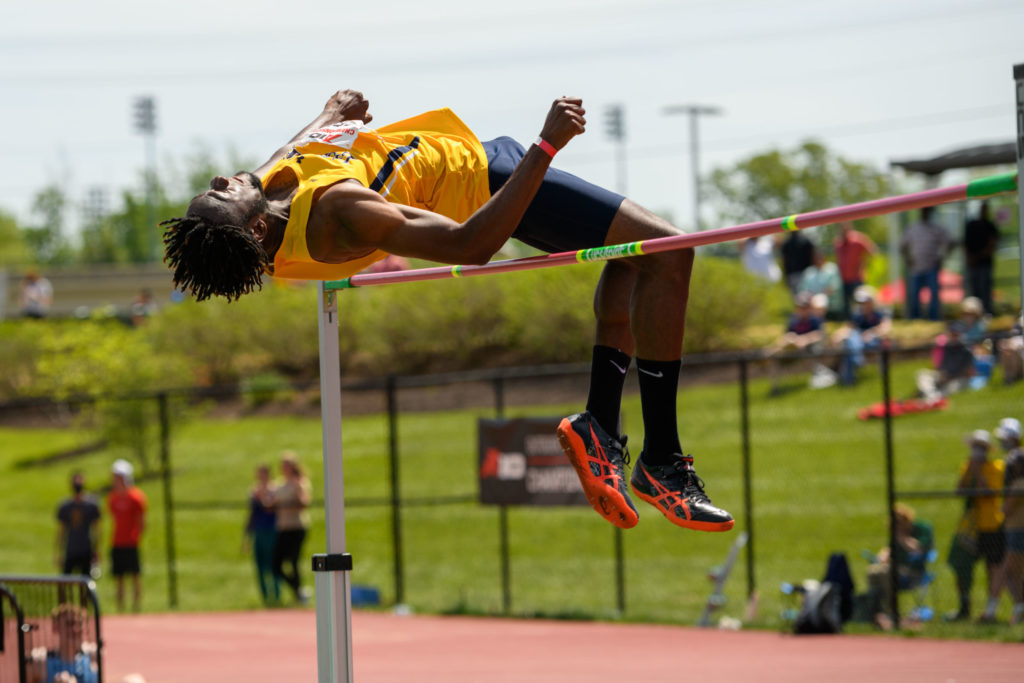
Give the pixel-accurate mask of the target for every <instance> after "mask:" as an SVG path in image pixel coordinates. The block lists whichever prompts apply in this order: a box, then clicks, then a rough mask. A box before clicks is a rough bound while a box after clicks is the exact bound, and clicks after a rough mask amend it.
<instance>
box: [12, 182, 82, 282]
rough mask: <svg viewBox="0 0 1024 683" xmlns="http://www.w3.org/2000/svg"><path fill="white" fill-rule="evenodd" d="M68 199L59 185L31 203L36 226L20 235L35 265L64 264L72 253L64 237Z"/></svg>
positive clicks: (37, 195) (50, 186)
mask: <svg viewBox="0 0 1024 683" xmlns="http://www.w3.org/2000/svg"><path fill="white" fill-rule="evenodd" d="M67 203H68V201H67V195H65V194H64V190H63V189H62V188H61V187H60V186H59V185H49V186H47V187H45V188H43V189H42V190H40V191H39V192H38V193H37V194H36V196H35V199H33V200H32V214H33V216H35V217H37V218H38V221H39V222H38V223H37V224H36V225H34V226H31V227H28V228H25V229H24V230H23V231H22V235H23V237H24V239H25V242H26V244H28V247H29V250H30V251H31V252H32V256H33V258H34V260H35V261H36V262H38V263H49V264H54V263H67V262H69V261H71V260H72V259H73V256H74V253H73V250H72V249H71V245H70V244H69V243H68V240H67V238H66V237H65V236H64V212H65V210H66V208H67Z"/></svg>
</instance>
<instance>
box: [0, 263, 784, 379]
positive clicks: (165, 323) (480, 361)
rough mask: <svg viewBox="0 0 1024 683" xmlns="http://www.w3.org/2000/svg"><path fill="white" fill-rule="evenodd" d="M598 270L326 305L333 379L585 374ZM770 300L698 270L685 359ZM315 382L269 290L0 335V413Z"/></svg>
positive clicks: (352, 294)
mask: <svg viewBox="0 0 1024 683" xmlns="http://www.w3.org/2000/svg"><path fill="white" fill-rule="evenodd" d="M600 273H601V264H586V265H579V266H574V267H569V268H553V269H545V270H534V271H525V272H519V273H509V274H505V275H500V276H496V277H478V278H467V279H465V280H458V281H455V280H449V281H441V282H422V283H409V284H398V285H393V286H387V287H368V288H365V289H355V290H346V291H343V292H341V293H340V294H339V295H338V305H339V321H340V327H341V335H340V342H341V361H342V369H343V371H344V372H345V373H346V374H348V375H350V376H352V375H380V374H386V373H398V374H410V373H423V372H435V371H445V370H458V369H466V368H478V367H487V366H500V365H515V364H533V363H538V364H543V363H562V362H573V361H585V360H587V359H588V358H589V355H590V347H591V345H592V344H593V338H594V317H593V303H592V302H593V294H594V289H595V286H596V284H597V281H598V278H599V277H600ZM787 305H788V300H787V297H786V295H785V293H784V290H782V288H781V287H780V286H775V287H770V286H766V285H764V284H763V283H761V282H759V281H757V280H755V279H754V278H753V276H751V275H750V274H748V273H747V272H745V271H744V270H743V268H742V267H741V266H740V265H739V264H738V263H737V262H735V261H730V260H722V259H715V258H710V257H701V258H698V260H697V264H696V266H695V271H694V276H693V284H692V287H691V294H690V301H689V314H688V323H687V351H688V352H701V351H711V350H722V349H734V348H741V347H743V346H745V345H746V344H747V338H746V336H745V330H746V329H747V327H748V326H750V325H751V324H756V323H759V322H762V323H763V322H773V321H777V320H780V319H781V317H780V316H781V312H782V311H783V310H784V309H785V307H786V306H787ZM317 372H318V344H317V301H316V294H315V290H314V288H313V285H312V283H304V284H301V285H294V284H283V283H280V282H275V283H272V284H269V285H268V286H266V287H265V288H264V290H263V291H262V292H261V293H260V294H258V295H254V296H248V297H243V298H242V299H241V300H240V301H237V302H234V303H227V302H224V301H221V300H214V301H207V302H203V303H201V304H199V303H196V302H193V301H189V302H186V303H183V304H179V305H176V306H171V307H168V308H167V309H165V310H164V311H161V312H160V313H158V314H157V315H155V316H153V317H152V318H150V319H149V320H148V321H147V323H146V324H145V325H144V326H142V327H140V328H138V329H135V328H131V327H128V326H125V325H124V324H123V323H120V322H117V321H115V320H89V321H42V322H37V321H10V322H5V323H2V324H0V399H3V398H11V397H15V396H25V395H33V394H35V395H39V394H47V395H54V394H56V395H68V394H75V393H108V392H114V393H117V392H119V391H131V390H139V389H144V388H155V387H166V386H182V385H192V384H199V385H211V384H224V383H233V382H237V381H240V380H243V379H246V378H252V377H257V376H261V375H263V376H266V374H267V373H276V374H279V375H282V376H284V377H289V378H292V379H311V378H314V377H315V376H316V374H317Z"/></svg>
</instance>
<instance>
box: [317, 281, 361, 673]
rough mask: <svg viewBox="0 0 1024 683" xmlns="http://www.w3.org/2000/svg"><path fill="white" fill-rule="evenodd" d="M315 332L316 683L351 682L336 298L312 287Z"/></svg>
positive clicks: (348, 559)
mask: <svg viewBox="0 0 1024 683" xmlns="http://www.w3.org/2000/svg"><path fill="white" fill-rule="evenodd" d="M317 296H318V309H317V310H318V319H319V323H320V325H319V327H320V419H321V421H322V423H323V424H322V429H323V453H324V518H325V520H326V523H327V553H326V554H320V555H314V556H313V572H314V574H313V575H314V576H315V577H316V652H317V672H318V676H317V680H318V681H319V683H350V682H351V681H352V680H353V677H352V591H351V586H350V576H349V572H350V570H351V569H352V558H351V556H350V555H348V554H347V553H346V552H345V479H344V475H343V472H342V462H341V367H340V358H339V355H338V353H339V351H338V301H337V299H338V295H337V292H335V291H327V290H326V289H325V288H324V283H323V282H320V283H318V284H317Z"/></svg>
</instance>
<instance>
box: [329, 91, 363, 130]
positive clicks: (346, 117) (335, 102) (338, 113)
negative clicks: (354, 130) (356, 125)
mask: <svg viewBox="0 0 1024 683" xmlns="http://www.w3.org/2000/svg"><path fill="white" fill-rule="evenodd" d="M369 108H370V103H369V102H368V101H367V99H366V98H365V97H363V93H361V92H359V91H358V90H339V91H338V92H336V93H334V94H333V95H331V98H330V99H329V100H327V104H325V105H324V114H326V115H327V116H328V117H329V118H330V122H331V123H338V122H340V121H362V122H363V123H369V122H370V121H372V120H373V116H372V115H371V114H370V112H368V111H367V109H369Z"/></svg>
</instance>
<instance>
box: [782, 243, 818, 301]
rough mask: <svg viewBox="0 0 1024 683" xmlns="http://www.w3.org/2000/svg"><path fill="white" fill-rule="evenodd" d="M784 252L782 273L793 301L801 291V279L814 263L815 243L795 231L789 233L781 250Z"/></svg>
mask: <svg viewBox="0 0 1024 683" xmlns="http://www.w3.org/2000/svg"><path fill="white" fill-rule="evenodd" d="M780 251H781V252H782V273H783V277H785V279H786V286H787V287H789V292H790V294H792V295H793V300H794V301H795V300H796V294H797V292H798V291H799V289H800V278H801V277H802V276H803V274H804V271H805V270H807V268H808V267H809V266H810V265H811V263H813V262H814V243H813V242H811V240H809V239H808V238H807V236H806V235H804V234H803V233H802V232H800V231H798V230H794V231H793V232H791V233H789V235H788V236H787V237H786V240H785V241H784V242H783V243H782V247H781V248H780Z"/></svg>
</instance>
